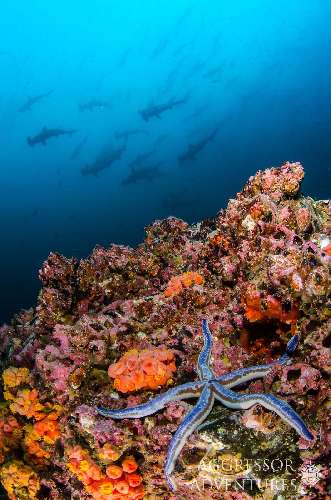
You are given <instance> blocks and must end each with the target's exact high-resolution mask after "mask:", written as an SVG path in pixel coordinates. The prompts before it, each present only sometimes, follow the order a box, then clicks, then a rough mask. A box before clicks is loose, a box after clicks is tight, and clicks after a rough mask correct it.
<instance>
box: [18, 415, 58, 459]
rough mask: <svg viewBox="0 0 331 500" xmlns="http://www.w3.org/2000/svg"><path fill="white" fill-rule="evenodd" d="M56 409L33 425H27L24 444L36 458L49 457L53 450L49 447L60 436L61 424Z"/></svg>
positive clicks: (28, 451)
mask: <svg viewBox="0 0 331 500" xmlns="http://www.w3.org/2000/svg"><path fill="white" fill-rule="evenodd" d="M57 417H58V414H57V412H56V411H54V412H52V413H50V414H48V415H47V416H46V417H44V418H43V419H42V420H40V421H38V422H36V423H35V424H33V425H26V426H25V437H24V444H25V448H26V451H27V453H28V454H29V455H30V456H32V457H33V458H35V459H38V460H40V459H44V458H45V459H48V458H50V456H51V452H50V451H51V450H50V449H48V447H49V446H50V445H53V444H54V443H55V441H56V440H57V439H58V438H59V437H60V426H59V423H58V421H57Z"/></svg>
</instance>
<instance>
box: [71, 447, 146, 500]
mask: <svg viewBox="0 0 331 500" xmlns="http://www.w3.org/2000/svg"><path fill="white" fill-rule="evenodd" d="M106 444H107V443H106ZM104 447H105V446H104ZM107 448H109V446H107ZM67 467H68V469H69V470H70V471H71V472H72V473H73V474H74V475H75V476H76V477H77V478H78V479H79V480H80V481H81V482H82V483H83V485H84V488H85V490H86V491H87V492H88V493H89V494H90V495H92V496H93V498H95V499H96V500H125V499H128V500H138V499H142V498H143V497H144V488H143V485H142V484H141V482H142V479H141V476H139V474H136V473H128V472H127V471H125V469H127V468H128V467H129V468H130V469H134V470H136V469H137V467H138V465H137V463H136V461H135V459H134V458H133V457H128V458H126V459H124V460H123V461H122V466H120V465H114V464H110V465H108V466H107V468H106V473H104V472H103V470H102V468H101V467H100V466H99V465H98V464H97V463H96V462H95V461H94V460H92V458H91V457H90V456H89V453H88V451H87V450H84V449H83V448H81V447H80V446H75V447H74V448H72V449H69V450H68V462H67Z"/></svg>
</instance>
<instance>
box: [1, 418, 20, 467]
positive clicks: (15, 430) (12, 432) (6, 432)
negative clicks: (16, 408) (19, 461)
mask: <svg viewBox="0 0 331 500" xmlns="http://www.w3.org/2000/svg"><path fill="white" fill-rule="evenodd" d="M21 438H22V429H21V426H20V424H19V423H18V422H17V420H16V418H15V417H14V416H13V415H9V414H8V411H7V410H0V464H1V463H3V462H4V460H5V453H6V452H8V451H10V450H12V449H13V448H17V447H18V445H19V443H20V440H21Z"/></svg>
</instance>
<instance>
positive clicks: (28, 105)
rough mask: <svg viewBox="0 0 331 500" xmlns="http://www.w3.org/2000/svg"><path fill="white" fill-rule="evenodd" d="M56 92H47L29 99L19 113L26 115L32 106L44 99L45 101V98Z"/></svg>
mask: <svg viewBox="0 0 331 500" xmlns="http://www.w3.org/2000/svg"><path fill="white" fill-rule="evenodd" d="M53 92H54V90H50V91H49V92H46V94H39V95H35V96H34V97H29V98H28V99H27V100H26V101H25V103H24V104H23V106H21V107H20V108H19V110H18V111H19V112H20V113H25V111H29V110H30V109H31V108H32V106H34V105H35V104H36V103H37V102H39V101H41V100H42V99H45V97H48V96H50V95H51V94H53Z"/></svg>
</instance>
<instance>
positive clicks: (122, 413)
mask: <svg viewBox="0 0 331 500" xmlns="http://www.w3.org/2000/svg"><path fill="white" fill-rule="evenodd" d="M202 387H203V383H202V382H200V381H198V382H188V383H187V384H183V385H179V386H178V387H174V388H173V389H169V390H168V391H167V392H164V393H163V394H159V395H158V396H156V397H155V398H153V399H150V400H149V401H147V403H143V404H141V405H138V406H132V407H129V408H124V409H122V410H109V409H107V408H101V407H97V412H98V413H99V414H100V415H103V416H104V417H111V418H115V419H121V418H141V417H147V415H152V414H153V413H155V412H157V411H158V410H161V408H164V406H165V405H166V404H167V403H169V402H170V401H174V400H180V399H186V398H194V397H198V396H199V394H200V392H201V389H202Z"/></svg>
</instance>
